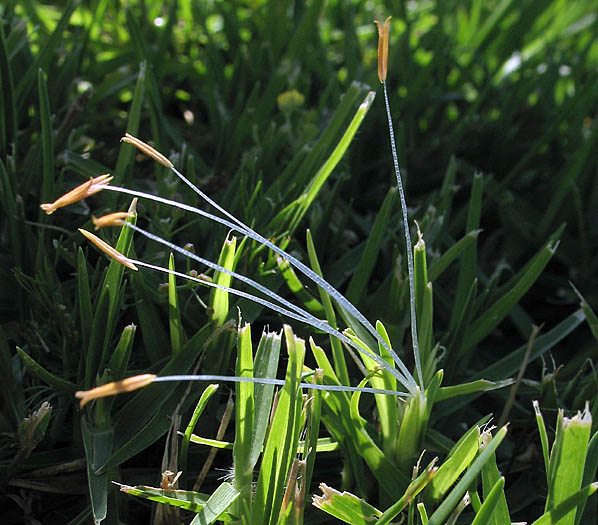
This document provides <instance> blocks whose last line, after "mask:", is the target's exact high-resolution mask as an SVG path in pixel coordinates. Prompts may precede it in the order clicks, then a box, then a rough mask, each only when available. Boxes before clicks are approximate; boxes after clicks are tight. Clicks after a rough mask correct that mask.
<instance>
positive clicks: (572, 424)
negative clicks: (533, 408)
mask: <svg viewBox="0 0 598 525" xmlns="http://www.w3.org/2000/svg"><path fill="white" fill-rule="evenodd" d="M591 428H592V416H591V414H590V412H589V407H587V406H586V409H585V410H584V412H583V414H582V413H581V412H578V413H577V415H575V416H574V417H572V418H567V417H565V416H564V412H563V410H559V412H558V416H557V424H556V436H555V440H554V443H553V446H552V450H551V452H550V461H549V464H548V471H547V484H548V497H547V498H546V507H545V510H546V511H551V510H554V509H555V508H556V507H558V505H560V504H561V503H563V502H564V501H565V500H566V499H567V498H569V497H571V496H573V495H574V494H575V493H576V492H577V491H578V490H579V489H580V488H581V482H582V478H583V469H581V468H580V465H585V463H586V454H587V449H588V442H589V438H590V431H591ZM574 522H575V510H572V511H571V512H569V513H567V514H566V515H565V516H563V517H562V518H561V521H560V523H562V525H569V524H570V525H572V524H573V523H574Z"/></svg>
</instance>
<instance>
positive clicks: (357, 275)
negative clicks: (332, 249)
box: [345, 187, 397, 304]
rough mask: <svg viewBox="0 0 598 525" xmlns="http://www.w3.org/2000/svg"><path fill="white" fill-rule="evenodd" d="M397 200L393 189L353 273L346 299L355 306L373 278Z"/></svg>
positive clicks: (387, 195)
mask: <svg viewBox="0 0 598 525" xmlns="http://www.w3.org/2000/svg"><path fill="white" fill-rule="evenodd" d="M396 198H397V189H396V188H394V187H392V188H391V189H390V190H389V191H388V193H387V194H386V197H385V198H384V202H383V203H382V206H381V207H380V211H379V212H378V215H377V216H376V220H375V221H374V225H373V226H372V229H371V231H370V236H369V237H368V240H367V242H366V244H365V248H364V250H363V255H362V256H361V260H360V261H359V265H358V266H357V268H356V270H355V272H354V273H353V277H352V278H351V281H350V282H349V287H348V288H347V293H346V294H345V297H346V298H347V299H349V301H351V302H352V303H353V304H359V301H360V300H361V298H362V297H363V294H364V292H365V289H366V286H367V283H368V282H369V280H370V278H371V276H372V272H373V271H374V266H375V264H376V260H377V259H378V254H379V253H380V249H381V246H382V243H383V242H384V240H385V238H386V230H387V228H388V222H389V221H390V216H391V214H392V211H393V208H394V205H395V201H396Z"/></svg>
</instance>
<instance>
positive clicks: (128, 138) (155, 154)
mask: <svg viewBox="0 0 598 525" xmlns="http://www.w3.org/2000/svg"><path fill="white" fill-rule="evenodd" d="M120 141H121V142H127V143H129V144H133V146H135V147H136V148H138V149H140V150H141V151H143V153H145V154H146V155H147V156H148V157H151V158H152V159H154V160H155V161H157V162H159V163H160V164H162V166H166V167H167V168H172V162H170V161H169V160H168V158H167V157H165V156H164V155H162V153H160V152H159V151H158V150H157V149H155V148H152V147H151V146H150V145H149V144H146V143H145V142H143V141H142V140H139V139H138V138H137V137H134V136H133V135H130V134H129V133H125V136H124V137H123V138H121V139H120Z"/></svg>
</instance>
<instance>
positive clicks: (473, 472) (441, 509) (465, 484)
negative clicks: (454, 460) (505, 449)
mask: <svg viewBox="0 0 598 525" xmlns="http://www.w3.org/2000/svg"><path fill="white" fill-rule="evenodd" d="M506 434H507V427H503V428H501V429H500V430H499V431H498V432H497V433H496V435H495V436H494V437H493V438H492V441H490V443H489V444H488V446H487V447H486V448H485V449H484V450H483V451H482V452H481V453H480V454H479V455H478V457H477V458H476V459H475V460H474V462H473V463H472V464H471V466H470V467H469V469H468V471H467V472H466V473H465V474H464V475H463V477H462V478H461V479H460V480H459V482H458V483H457V485H456V486H455V488H454V489H453V490H452V491H451V492H450V493H449V494H448V496H446V497H445V498H444V500H443V501H442V503H441V504H440V505H439V506H438V508H437V509H436V511H435V512H434V514H432V516H430V520H429V521H428V525H440V524H442V523H444V522H445V520H446V519H447V518H448V516H449V515H450V513H451V512H452V511H453V509H454V508H455V507H457V505H458V504H459V502H460V501H461V499H462V498H463V496H464V495H465V492H467V489H468V488H469V487H471V485H472V483H473V482H474V481H475V479H476V477H477V476H478V474H479V473H480V471H481V470H482V467H483V466H484V464H485V463H486V461H488V460H489V459H490V456H491V455H492V454H493V453H494V451H495V450H496V449H497V448H498V446H499V445H500V443H501V442H502V440H503V439H504V438H505V436H506Z"/></svg>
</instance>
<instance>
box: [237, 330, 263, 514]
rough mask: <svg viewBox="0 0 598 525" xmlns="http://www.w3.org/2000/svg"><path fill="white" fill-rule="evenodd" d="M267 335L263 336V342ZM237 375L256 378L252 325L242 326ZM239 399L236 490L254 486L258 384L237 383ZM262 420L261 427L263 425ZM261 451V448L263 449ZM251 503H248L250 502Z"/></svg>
mask: <svg viewBox="0 0 598 525" xmlns="http://www.w3.org/2000/svg"><path fill="white" fill-rule="evenodd" d="M265 337H266V334H265V333H264V334H262V339H264V338H265ZM235 373H236V375H237V376H238V377H247V378H252V377H253V348H252V343H251V325H249V324H248V323H246V324H245V325H244V326H242V327H241V326H239V332H238V336H237V364H236V369H235ZM235 391H236V393H237V399H236V403H235V407H236V408H235V447H234V449H233V464H234V467H235V483H234V485H235V488H236V489H237V490H239V491H244V490H247V489H248V488H249V487H251V482H252V474H253V467H254V464H252V462H251V459H250V458H251V444H252V443H251V439H252V436H253V431H254V429H255V420H254V417H255V397H254V391H255V385H254V384H253V383H249V382H248V383H236V384H235ZM263 423H264V422H263V421H260V424H263ZM260 448H261V446H260ZM248 503H249V502H248Z"/></svg>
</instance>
